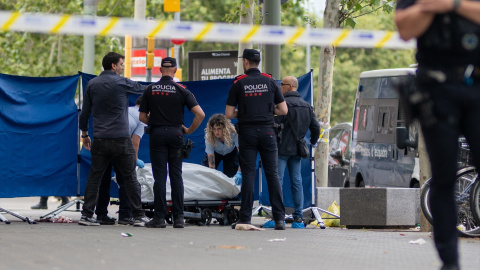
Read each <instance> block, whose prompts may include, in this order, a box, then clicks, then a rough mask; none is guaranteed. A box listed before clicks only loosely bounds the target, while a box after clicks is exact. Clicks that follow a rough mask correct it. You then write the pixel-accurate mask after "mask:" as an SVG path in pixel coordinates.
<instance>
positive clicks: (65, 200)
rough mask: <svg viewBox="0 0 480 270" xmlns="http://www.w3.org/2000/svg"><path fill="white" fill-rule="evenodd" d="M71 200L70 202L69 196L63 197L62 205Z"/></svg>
mask: <svg viewBox="0 0 480 270" xmlns="http://www.w3.org/2000/svg"><path fill="white" fill-rule="evenodd" d="M69 202H70V200H69V199H68V197H62V204H60V206H62V205H65V204H67V203H69Z"/></svg>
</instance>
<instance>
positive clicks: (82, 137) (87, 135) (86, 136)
mask: <svg viewBox="0 0 480 270" xmlns="http://www.w3.org/2000/svg"><path fill="white" fill-rule="evenodd" d="M80 137H82V139H83V138H87V137H88V134H87V135H85V136H83V135H82V136H80Z"/></svg>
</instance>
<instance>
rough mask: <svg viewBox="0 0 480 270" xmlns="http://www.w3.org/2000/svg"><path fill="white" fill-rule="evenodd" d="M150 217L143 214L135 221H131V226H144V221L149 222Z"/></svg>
mask: <svg viewBox="0 0 480 270" xmlns="http://www.w3.org/2000/svg"><path fill="white" fill-rule="evenodd" d="M149 221H150V219H149V218H148V217H146V216H143V217H141V218H136V219H135V222H134V223H133V226H135V227H145V223H147V222H149Z"/></svg>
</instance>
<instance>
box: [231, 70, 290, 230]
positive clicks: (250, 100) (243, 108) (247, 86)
mask: <svg viewBox="0 0 480 270" xmlns="http://www.w3.org/2000/svg"><path fill="white" fill-rule="evenodd" d="M283 101H284V98H283V94H282V91H281V90H280V87H279V86H278V83H277V82H276V81H275V80H274V79H273V78H272V77H271V76H270V75H269V74H265V73H261V72H260V70H258V69H257V68H250V69H249V70H248V71H246V72H245V74H243V75H240V76H237V77H236V78H235V80H234V82H233V85H232V86H231V88H230V92H229V94H228V100H227V105H229V106H233V107H238V124H239V132H238V136H239V146H240V147H239V149H240V168H241V169H242V176H243V183H242V189H241V196H242V202H241V210H240V218H239V222H240V223H250V221H251V218H252V207H253V200H254V184H255V171H256V164H255V163H256V158H257V153H260V158H261V160H262V164H263V168H264V171H265V176H266V179H267V184H268V191H269V199H270V203H271V205H272V211H273V218H274V220H275V221H283V220H285V207H284V205H283V198H282V188H281V186H280V182H279V179H278V171H277V158H278V150H277V140H276V135H275V130H274V128H273V125H274V120H273V112H274V107H275V105H276V104H279V103H281V102H283Z"/></svg>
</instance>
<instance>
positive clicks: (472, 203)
mask: <svg viewBox="0 0 480 270" xmlns="http://www.w3.org/2000/svg"><path fill="white" fill-rule="evenodd" d="M459 149H460V151H459V167H460V169H459V170H458V171H457V179H456V183H455V196H456V203H457V229H458V231H459V232H460V235H462V236H470V237H478V236H480V180H478V172H477V171H476V169H475V167H473V166H471V165H472V157H471V154H470V148H469V146H468V144H467V142H466V140H465V138H463V137H461V138H459ZM430 182H431V178H430V179H428V180H427V181H426V182H425V184H423V186H422V188H421V190H420V206H421V208H422V211H423V214H424V215H425V218H426V219H427V220H428V222H430V224H433V218H432V214H431V212H430V205H429V198H428V197H429V195H430Z"/></svg>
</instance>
